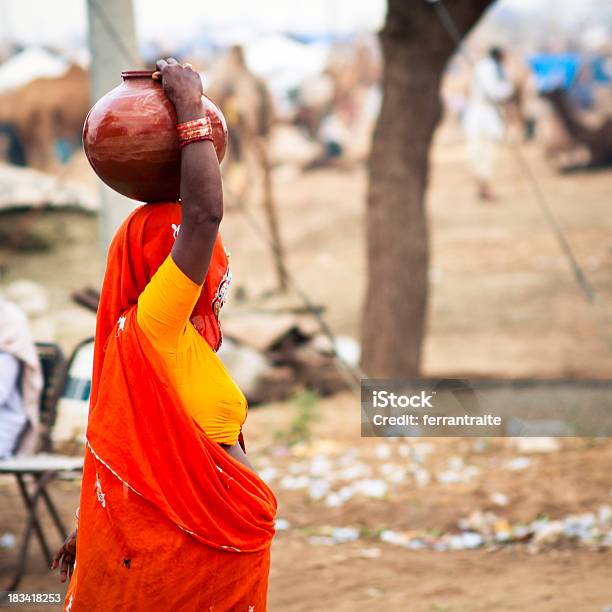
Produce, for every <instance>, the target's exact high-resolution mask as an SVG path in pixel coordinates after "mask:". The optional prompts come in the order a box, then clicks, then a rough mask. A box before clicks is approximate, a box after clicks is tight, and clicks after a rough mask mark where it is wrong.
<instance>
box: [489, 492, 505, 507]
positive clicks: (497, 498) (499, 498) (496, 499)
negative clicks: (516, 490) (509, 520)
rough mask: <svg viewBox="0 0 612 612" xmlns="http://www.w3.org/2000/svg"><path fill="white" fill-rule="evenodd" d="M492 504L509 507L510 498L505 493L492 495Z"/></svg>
mask: <svg viewBox="0 0 612 612" xmlns="http://www.w3.org/2000/svg"><path fill="white" fill-rule="evenodd" d="M490 499H491V502H492V503H494V504H495V505H496V506H507V505H508V496H507V495H504V494H503V493H491V498H490Z"/></svg>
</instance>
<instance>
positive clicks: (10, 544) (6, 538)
mask: <svg viewBox="0 0 612 612" xmlns="http://www.w3.org/2000/svg"><path fill="white" fill-rule="evenodd" d="M16 542H17V538H16V537H15V534H13V533H8V532H7V533H3V534H2V537H0V548H5V549H8V548H14V547H15V543H16Z"/></svg>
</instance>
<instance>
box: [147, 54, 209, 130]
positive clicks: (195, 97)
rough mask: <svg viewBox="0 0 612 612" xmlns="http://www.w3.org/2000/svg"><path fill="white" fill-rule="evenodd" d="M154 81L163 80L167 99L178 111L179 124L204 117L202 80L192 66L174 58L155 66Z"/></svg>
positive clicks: (161, 61)
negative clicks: (180, 62)
mask: <svg viewBox="0 0 612 612" xmlns="http://www.w3.org/2000/svg"><path fill="white" fill-rule="evenodd" d="M155 65H156V67H157V72H155V73H153V78H154V79H159V80H161V84H162V87H163V88H164V93H165V94H166V97H167V98H168V100H170V102H172V104H174V108H175V109H176V114H177V117H178V120H179V123H183V122H185V121H191V120H192V119H197V118H199V117H201V116H202V94H203V91H202V79H201V78H200V75H199V74H198V73H197V72H196V71H195V70H193V69H192V68H191V64H179V63H178V62H177V61H176V60H175V59H174V58H173V57H169V58H168V59H166V60H164V59H160V60H158V61H157V63H156V64H155Z"/></svg>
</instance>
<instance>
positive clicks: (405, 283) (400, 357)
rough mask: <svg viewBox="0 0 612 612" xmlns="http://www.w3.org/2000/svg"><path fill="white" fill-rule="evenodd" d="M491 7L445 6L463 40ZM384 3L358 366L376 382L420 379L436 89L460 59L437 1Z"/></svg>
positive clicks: (468, 2)
mask: <svg viewBox="0 0 612 612" xmlns="http://www.w3.org/2000/svg"><path fill="white" fill-rule="evenodd" d="M491 1H492V0H454V1H453V0H447V2H446V3H445V6H446V7H448V12H449V13H450V15H451V16H452V18H453V20H454V21H455V23H456V26H457V29H458V31H459V32H460V33H461V34H462V35H463V34H465V33H466V32H467V31H468V30H469V29H470V28H471V27H472V26H473V25H474V24H475V23H476V21H477V20H478V18H479V17H480V15H481V14H482V13H483V11H484V10H485V9H486V7H487V6H488V5H489V4H490V3H491ZM388 4H389V5H388V12H387V19H386V24H385V26H384V28H383V30H382V32H381V34H380V40H381V44H382V51H383V58H384V62H385V69H384V75H383V103H382V108H381V112H380V115H379V118H378V122H377V124H376V129H375V131H374V139H373V142H372V149H371V153H370V160H369V191H368V198H367V213H366V228H367V262H368V286H367V291H366V298H365V305H364V313H363V323H362V346H363V358H362V366H363V369H364V371H365V372H366V373H367V375H368V376H370V377H372V378H377V377H378V378H393V377H410V376H418V375H419V372H420V362H421V347H422V343H423V337H424V332H425V318H426V310H427V293H428V282H427V273H428V263H429V235H428V229H427V218H426V214H425V206H424V204H425V202H424V199H425V192H426V189H427V181H428V175H429V149H430V145H431V140H432V136H433V133H434V130H435V128H436V125H437V124H438V122H439V120H440V117H441V114H442V106H441V102H440V96H439V89H440V81H441V78H442V75H443V72H444V68H445V66H446V63H447V61H448V59H449V58H450V56H451V55H452V53H453V52H454V50H455V44H454V42H453V40H452V38H451V36H450V35H449V33H448V32H447V31H446V30H445V29H444V28H443V25H442V23H441V21H440V19H439V16H438V14H437V9H436V8H435V7H434V5H433V4H432V3H431V2H426V1H425V0H411V1H406V0H389V3H388ZM441 10H444V8H442V9H441Z"/></svg>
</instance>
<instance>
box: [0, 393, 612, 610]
mask: <svg viewBox="0 0 612 612" xmlns="http://www.w3.org/2000/svg"><path fill="white" fill-rule="evenodd" d="M295 410H296V407H295V405H294V404H293V403H282V404H275V405H268V406H264V407H261V408H257V409H256V410H253V411H252V412H251V415H250V418H249V421H248V428H247V429H246V437H247V444H248V446H249V449H250V452H251V454H252V457H253V459H254V461H255V464H256V466H257V467H258V469H259V470H261V471H262V473H263V471H265V470H269V469H270V468H271V467H273V468H275V469H276V470H277V471H278V475H277V476H276V477H275V478H272V479H271V485H272V487H273V488H274V489H275V491H276V493H277V496H278V499H279V511H278V517H279V518H280V519H282V520H283V521H288V525H289V527H288V529H283V530H279V531H278V533H277V536H276V538H275V542H274V546H273V557H272V568H271V574H270V609H271V610H282V611H288V612H306V611H315V610H316V611H319V610H321V611H322V610H340V611H342V610H346V611H348V610H380V609H384V610H398V611H399V610H411V611H412V610H414V611H415V612H441V611H448V612H459V611H461V612H475V611H485V610H486V611H492V610H494V611H499V612H506V611H510V610H521V611H530V612H531V611H542V612H553V611H556V612H557V611H559V612H566V611H569V610H571V611H585V612H586V611H597V612H599V611H601V610H603V609H604V606H606V605H611V604H612V583H611V581H610V572H611V571H612V566H611V565H612V563H611V562H612V558H611V554H610V552H609V549H608V548H603V547H598V546H585V545H581V544H577V543H568V542H565V543H560V544H557V545H554V546H547V547H542V548H541V549H539V550H534V549H532V548H531V547H530V546H529V545H527V544H524V543H517V544H506V545H502V546H498V547H484V548H480V549H478V550H465V551H445V552H439V551H431V550H407V549H405V548H401V547H399V546H395V545H392V544H389V543H385V542H382V541H381V540H380V539H379V538H378V537H377V535H376V534H377V533H378V532H380V530H381V529H385V528H391V529H395V530H407V529H409V530H419V529H430V530H434V529H439V530H443V531H444V530H449V531H453V530H454V531H456V530H457V522H458V521H459V520H460V519H461V518H463V517H465V516H467V515H468V514H469V513H470V512H472V511H473V510H475V509H481V510H485V511H487V510H488V511H494V512H496V514H497V515H498V516H499V517H500V518H502V519H504V520H508V521H509V522H511V523H514V522H520V521H523V522H527V521H530V520H533V519H534V518H535V517H536V516H537V515H542V514H547V515H548V516H549V517H550V518H551V519H557V518H562V517H564V516H567V515H568V514H572V513H582V512H585V511H592V510H597V508H598V507H600V506H601V505H604V504H610V503H611V502H612V497H611V494H612V488H611V482H610V478H609V474H608V470H606V469H604V466H608V465H610V460H611V459H612V443H609V442H608V441H599V442H597V443H593V442H589V441H586V440H567V441H565V442H564V443H563V444H562V446H561V449H560V450H559V451H558V452H553V453H544V454H538V455H529V456H526V457H527V458H528V459H529V461H530V464H529V466H528V467H527V468H525V469H522V470H519V471H509V470H508V469H504V467H503V465H504V462H505V461H506V460H507V459H510V458H512V457H516V456H517V452H516V450H515V449H514V448H513V447H512V445H511V443H510V441H508V440H499V439H498V440H491V441H489V444H487V445H485V446H482V445H479V444H477V440H475V439H470V440H467V439H425V440H414V441H412V442H408V444H409V445H415V444H423V443H426V444H428V445H430V446H431V452H430V453H429V455H428V457H427V460H426V461H425V462H424V464H423V465H424V466H425V467H426V468H427V469H428V470H429V471H430V472H431V473H432V474H436V473H439V472H438V470H442V469H444V468H445V467H447V466H448V464H449V462H452V461H453V459H452V458H453V457H456V456H457V455H461V456H462V457H463V460H464V461H465V462H466V465H469V466H476V467H477V468H478V469H479V472H478V473H477V474H476V476H475V477H474V478H473V479H471V480H470V481H469V482H467V483H451V484H449V483H443V482H438V481H436V480H435V479H432V482H430V483H429V484H428V485H426V486H424V487H419V486H417V485H416V484H415V482H414V481H412V480H410V479H408V480H406V481H402V482H400V483H398V484H395V485H391V486H390V490H389V492H388V494H387V495H386V496H385V497H384V499H376V500H373V499H367V498H365V497H363V496H358V495H357V496H355V497H354V498H352V499H350V500H349V501H348V502H347V503H346V504H345V505H344V506H342V507H340V508H328V507H326V506H325V504H323V503H322V502H321V501H317V500H313V499H312V498H311V497H310V496H309V494H308V493H307V491H305V490H288V489H287V488H286V487H285V485H284V484H283V481H282V477H283V475H285V474H290V473H295V472H296V468H299V467H300V466H301V465H303V463H304V462H308V461H311V460H312V459H313V458H314V457H318V458H319V459H320V457H321V456H322V455H325V456H326V457H327V458H328V459H329V460H330V461H332V462H333V461H336V460H337V459H338V458H339V457H341V456H342V455H343V454H345V453H347V452H349V453H350V452H352V453H356V455H355V456H354V461H353V464H357V463H359V464H363V465H366V466H369V469H372V470H373V474H374V475H377V474H380V473H381V469H383V468H382V466H383V464H391V465H393V466H395V468H394V469H396V470H401V469H402V466H403V465H405V464H406V463H407V460H406V459H402V457H401V455H400V454H399V453H398V451H399V449H400V447H401V446H402V445H405V444H406V442H405V441H403V440H386V441H384V442H381V441H380V440H376V439H361V438H359V406H358V403H357V402H356V400H355V399H354V397H353V396H352V395H350V394H348V393H347V394H340V395H337V396H335V397H330V398H327V399H325V400H321V401H320V402H319V403H318V404H317V406H316V408H315V416H316V417H317V418H318V420H313V422H312V425H311V428H310V434H311V436H312V443H310V444H306V443H302V444H297V445H295V446H293V447H292V448H290V449H287V448H286V447H285V446H283V445H282V443H280V442H279V441H280V440H283V439H284V437H285V434H286V432H287V431H288V430H289V428H290V426H291V423H292V421H293V419H294V418H295ZM381 444H382V445H383V446H385V447H387V449H388V456H386V457H385V459H384V461H383V460H381V459H380V457H379V456H380V448H381ZM493 493H498V494H499V493H501V494H503V495H505V496H506V497H507V499H508V503H507V506H505V507H498V506H495V504H493V503H492V502H491V496H492V494H493ZM0 495H1V498H2V500H3V510H2V515H1V516H0V533H2V532H11V533H19V530H20V528H21V525H22V521H23V517H22V513H21V508H20V503H19V501H18V497H17V490H16V487H15V486H14V484H13V482H12V481H11V480H9V479H6V478H2V479H0ZM53 497H54V498H55V499H56V500H57V501H58V505H59V506H60V507H61V508H62V511H63V514H64V517H65V518H66V520H67V522H68V523H69V524H70V523H71V522H72V518H71V513H72V511H73V509H74V507H75V505H76V504H77V503H78V483H68V482H61V483H56V484H55V485H54V486H53ZM47 527H51V526H50V525H49V524H48V523H47ZM333 527H354V528H358V529H359V530H360V532H361V535H360V537H359V539H358V540H355V541H352V542H347V543H339V544H335V545H332V546H329V545H324V544H319V543H317V542H316V540H313V539H312V537H311V536H312V534H314V533H319V532H320V530H321V529H327V530H329V529H331V528H333ZM55 543H57V540H55ZM32 551H33V553H34V554H33V557H32V559H31V561H30V563H29V573H28V576H27V578H26V579H25V580H24V581H23V583H22V585H21V587H20V589H21V590H24V591H25V590H36V591H39V592H40V591H57V590H58V589H59V583H56V577H55V576H54V575H52V574H51V573H50V572H48V571H47V569H46V567H45V566H44V563H43V561H42V559H41V558H40V555H39V552H38V549H37V548H36V546H35V545H33V547H32ZM15 554H16V553H15V549H11V550H5V551H2V550H0V580H2V581H4V582H6V580H7V579H8V576H9V571H10V568H11V567H12V564H13V563H14V561H15Z"/></svg>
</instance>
